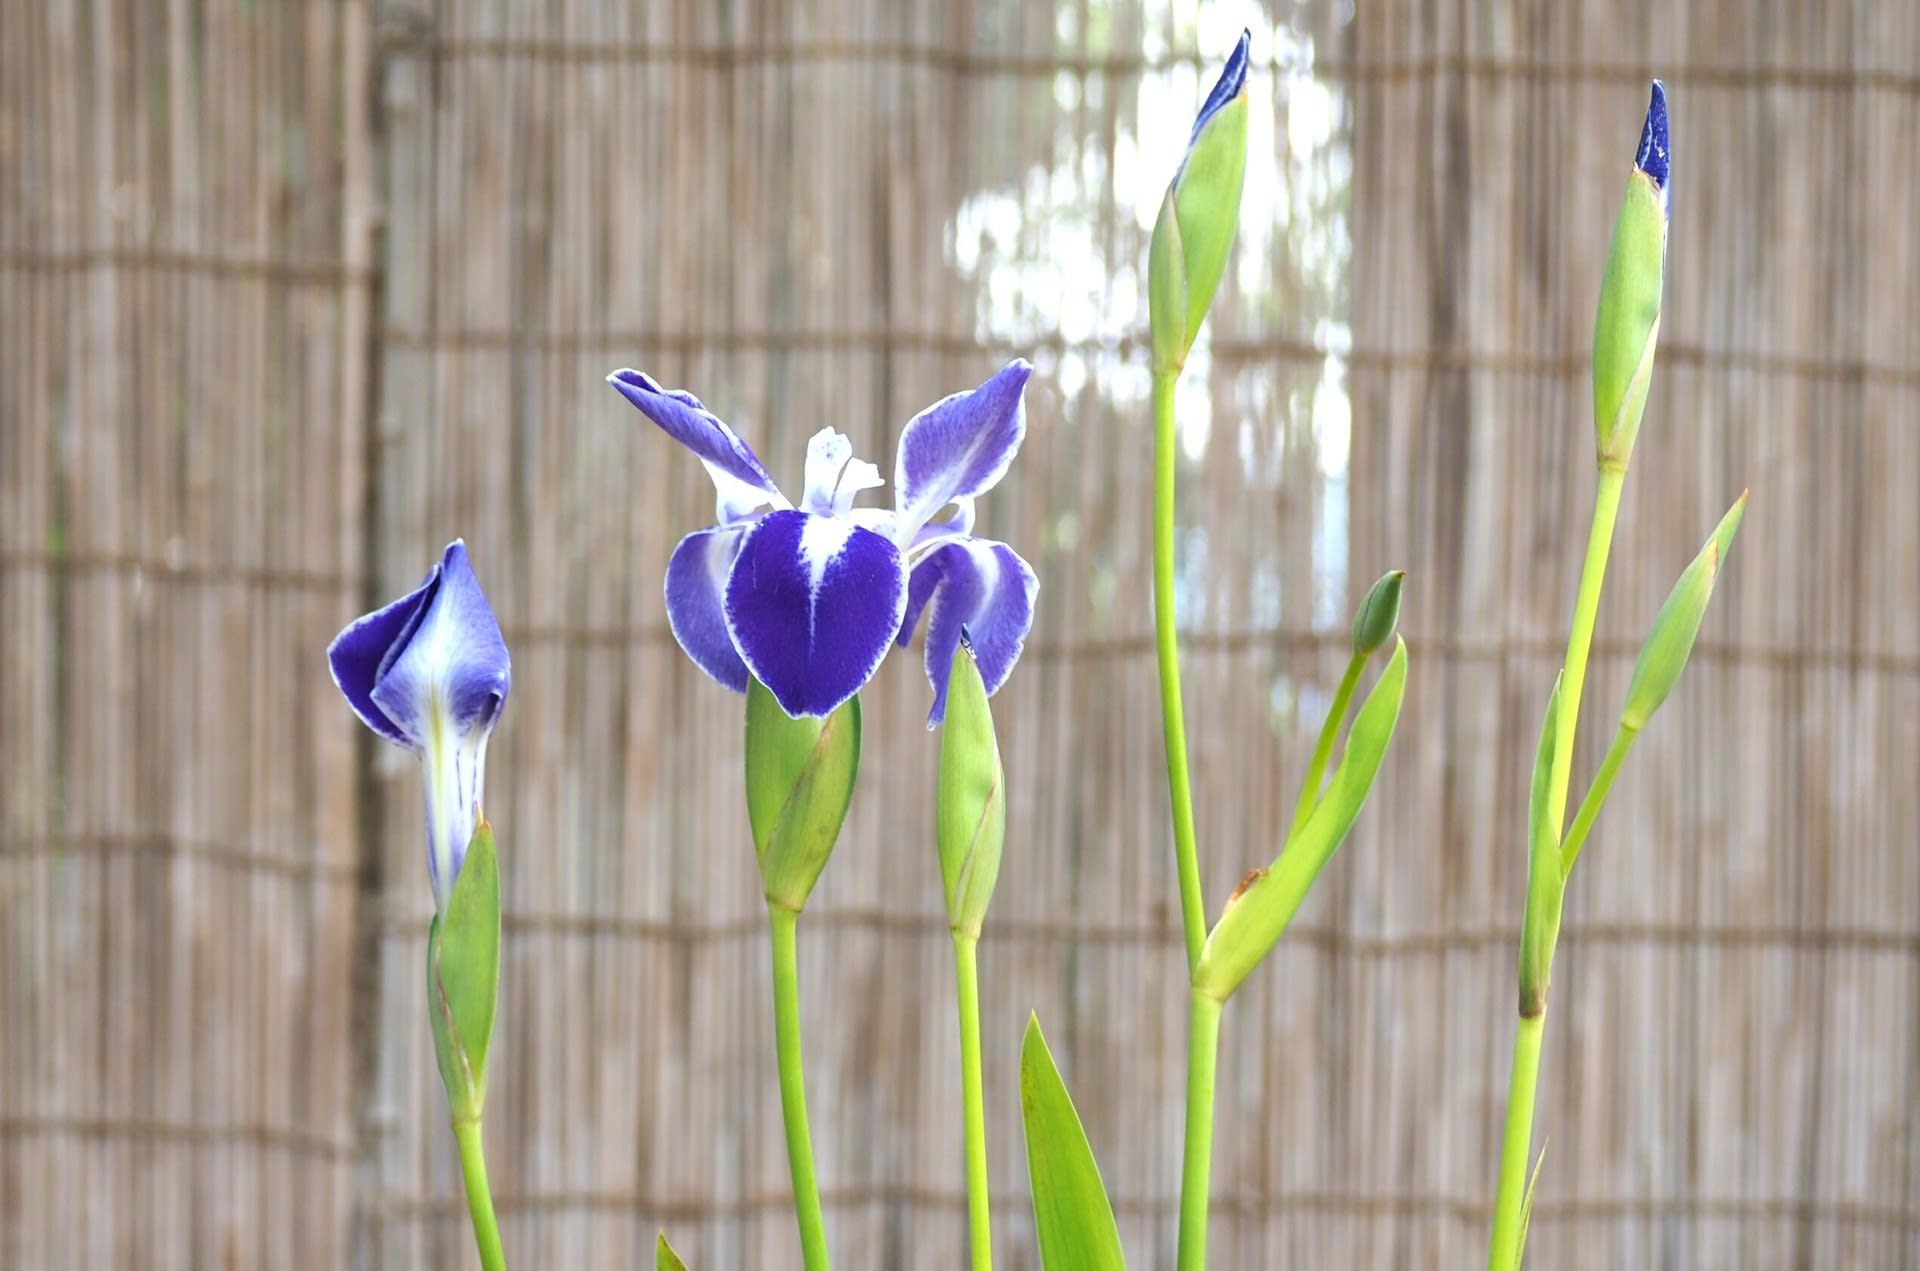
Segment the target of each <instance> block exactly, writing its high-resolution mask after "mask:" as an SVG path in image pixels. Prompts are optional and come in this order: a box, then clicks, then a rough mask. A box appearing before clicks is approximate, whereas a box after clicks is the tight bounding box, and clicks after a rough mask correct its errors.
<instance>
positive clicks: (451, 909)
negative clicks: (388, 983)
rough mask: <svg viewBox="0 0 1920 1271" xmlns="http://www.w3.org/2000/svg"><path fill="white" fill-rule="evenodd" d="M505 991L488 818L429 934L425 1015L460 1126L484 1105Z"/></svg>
mask: <svg viewBox="0 0 1920 1271" xmlns="http://www.w3.org/2000/svg"><path fill="white" fill-rule="evenodd" d="M499 991H500V865H499V861H498V860H497V859H496V857H495V856H494V850H493V827H492V826H490V825H488V824H487V822H486V819H485V818H484V817H483V818H482V819H481V821H480V824H479V825H478V826H477V827H475V829H474V831H473V838H472V839H471V840H470V841H469V842H468V844H467V857H466V861H465V863H464V864H462V865H461V867H460V875H459V877H458V878H456V879H455V880H454V884H453V894H452V895H451V896H450V897H449V898H448V900H447V908H446V912H445V913H442V914H436V915H435V916H434V919H433V925H432V926H431V927H430V928H428V931H427V1012H428V1016H429V1018H430V1019H431V1021H432V1025H433V1051H434V1057H435V1059H437V1060H438V1061H439V1064H440V1079H441V1081H442V1082H444V1083H445V1084H446V1087H447V1105H448V1107H449V1109H450V1110H451V1111H452V1113H453V1119H454V1120H455V1121H456V1122H457V1121H477V1120H478V1119H479V1117H480V1111H481V1108H482V1106H483V1105H484V1104H485V1103H486V1101H487V1048H488V1046H489V1045H490V1044H491V1043H492V1040H493V1017H494V1009H495V1006H496V1004H497V1003H498V1000H499Z"/></svg>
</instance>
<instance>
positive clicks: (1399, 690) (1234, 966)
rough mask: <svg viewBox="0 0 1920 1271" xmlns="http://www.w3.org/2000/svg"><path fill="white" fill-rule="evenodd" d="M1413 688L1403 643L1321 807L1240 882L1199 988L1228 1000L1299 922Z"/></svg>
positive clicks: (1204, 960) (1203, 963)
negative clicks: (1268, 864) (1268, 861)
mask: <svg viewBox="0 0 1920 1271" xmlns="http://www.w3.org/2000/svg"><path fill="white" fill-rule="evenodd" d="M1406 690H1407V645H1406V641H1404V640H1396V641H1395V647H1394V650H1393V659H1392V661H1390V662H1388V663H1387V669H1386V670H1385V671H1383V672H1381V675H1380V679H1379V681H1378V682H1377V683H1375V684H1374V686H1373V691H1372V692H1371V693H1369V694H1367V700H1366V702H1365V704H1363V705H1362V706H1361V707H1360V713H1359V714H1358V715H1357V716H1355V718H1354V721H1353V730H1352V732H1350V733H1349V734H1348V736H1347V748H1346V751H1345V753H1343V754H1342V755H1341V756H1340V766H1339V767H1338V768H1336V769H1335V770H1334V774H1333V781H1332V782H1331V783H1330V784H1329V785H1328V786H1327V792H1326V794H1325V795H1323V796H1322V797H1321V799H1320V804H1319V806H1318V807H1316V808H1314V810H1313V815H1312V816H1311V817H1309V818H1308V820H1307V823H1306V825H1305V826H1304V827H1303V828H1302V829H1301V831H1300V833H1298V834H1297V835H1295V836H1294V837H1293V840H1292V842H1291V843H1290V844H1289V845H1288V846H1287V849H1286V851H1284V852H1282V853H1281V854H1280V858H1279V859H1278V860H1276V861H1275V862H1274V863H1273V866H1272V868H1271V869H1269V870H1267V871H1266V872H1264V873H1261V872H1259V871H1256V872H1255V873H1254V874H1252V875H1250V876H1249V877H1248V879H1247V881H1246V882H1244V883H1242V884H1241V886H1240V890H1238V891H1237V892H1236V893H1235V894H1234V897H1233V899H1231V900H1230V901H1228V903H1227V909H1226V912H1225V913H1223V914H1221V915H1220V921H1219V922H1218V923H1216V924H1214V928H1213V932H1212V934H1211V935H1209V936H1208V937H1207V943H1206V947H1205V948H1204V949H1203V950H1202V951H1201V954H1200V965H1199V966H1197V967H1195V968H1194V972H1193V985H1194V987H1195V988H1196V989H1198V990H1199V991H1201V992H1202V993H1205V994H1207V995H1208V996H1209V997H1212V998H1214V999H1216V1000H1218V1001H1222V1002H1224V1001H1226V1000H1227V998H1228V997H1229V996H1230V995H1231V994H1232V993H1233V991H1234V990H1235V989H1237V988H1239V987H1240V984H1241V981H1243V980H1245V979H1246V978H1247V976H1248V974H1249V973H1251V972H1252V970H1253V968H1254V967H1256V966H1258V965H1259V964H1260V959H1262V958H1264V957H1266V956H1267V952H1268V950H1270V949H1272V948H1273V946H1274V944H1275V942H1277V941H1278V940H1279V939H1280V936H1281V933H1282V932H1284V931H1285V930H1286V929H1287V924H1288V923H1289V922H1292V921H1293V915H1294V914H1295V913H1296V912H1297V911H1298V910H1299V908H1300V902H1301V901H1303V900H1305V899H1306V896H1307V889H1308V888H1309V887H1311V886H1312V885H1313V880H1314V879H1316V878H1318V877H1319V876H1320V871H1321V869H1322V868H1324V867H1325V865H1326V863H1327V861H1328V860H1330V859H1331V858H1332V857H1333V853H1334V851H1335V849H1337V848H1338V847H1339V846H1340V843H1341V840H1343V839H1344V838H1346V836H1347V831H1348V830H1350V829H1352V828H1353V822H1354V819H1355V818H1356V817H1358V816H1359V815H1360V808H1361V805H1363V804H1364V803H1366V801H1367V794H1368V792H1369V791H1371V790H1372V789H1373V779H1374V777H1375V776H1376V775H1377V774H1378V773H1379V771H1380V762H1381V760H1382V759H1384V758H1385V757H1386V753H1387V743H1388V742H1390V741H1392V740H1393V729H1394V725H1395V724H1396V723H1397V722H1398V721H1399V719H1400V701H1401V699H1402V698H1403V697H1404V696H1405V695H1406Z"/></svg>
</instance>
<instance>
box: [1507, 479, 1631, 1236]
mask: <svg viewBox="0 0 1920 1271" xmlns="http://www.w3.org/2000/svg"><path fill="white" fill-rule="evenodd" d="M1626 476H1627V472H1626V468H1625V467H1609V466H1605V465H1602V467H1601V469H1600V488H1599V490H1598V491H1597V492H1596V493H1595V495H1594V502H1593V527H1592V529H1591V530H1590V531H1589V532H1588V535H1587V559H1586V563H1585V564H1584V565H1582V566H1581V568H1580V591H1579V594H1578V595H1577V596H1576V597H1575V599H1574V603H1573V625H1572V628H1571V629H1570V630H1569V631H1568V633H1567V660H1566V664H1565V666H1564V668H1563V669H1562V670H1561V673H1560V714H1559V718H1558V719H1557V720H1555V722H1554V739H1553V769H1552V771H1551V773H1550V774H1549V777H1548V783H1547V810H1548V813H1549V817H1550V824H1551V825H1552V827H1553V833H1554V834H1556V835H1558V834H1559V833H1560V831H1561V827H1562V826H1563V825H1564V824H1565V821H1566V812H1567V783H1568V779H1569V778H1570V776H1571V775H1572V772H1573V737H1574V732H1575V730H1576V729H1577V728H1578V727H1579V723H1580V693H1581V690H1582V689H1583V688H1584V687H1585V685H1586V680H1587V655H1588V653H1589V652H1590V651H1591V650H1592V648H1593V624H1594V619H1595V617H1596V616H1597V615H1598V614H1599V612H1600V587H1601V584H1602V583H1603V582H1604V581H1605V580H1606V575H1607V556H1608V553H1609V552H1611V551H1612V549H1613V526H1614V522H1615V520H1616V519H1618V517H1619V514H1620V487H1621V486H1622V485H1623V484H1624V483H1625V481H1626ZM1624 753H1625V752H1624V751H1622V754H1624ZM1616 767H1617V761H1616ZM1609 780H1611V778H1609ZM1590 819H1591V818H1589V820H1590ZM1547 956H1548V960H1549V961H1551V958H1552V951H1551V950H1548V951H1547ZM1545 1031H1546V1004H1545V1002H1544V1001H1543V1002H1542V1003H1541V1006H1540V1014H1538V1015H1532V1016H1522V1017H1521V1018H1520V1030H1519V1033H1518V1035H1517V1036H1516V1037H1515V1039H1514V1043H1513V1069H1512V1071H1511V1072H1510V1073H1509V1074H1508V1078H1507V1133H1506V1138H1505V1141H1504V1143H1503V1146H1502V1147H1501V1151H1500V1190H1499V1193H1498V1194H1497V1195H1496V1196H1495V1198H1494V1206H1493V1236H1492V1239H1491V1240H1490V1242H1489V1246H1488V1251H1487V1267H1488V1271H1515V1268H1517V1267H1518V1265H1519V1258H1520V1240H1521V1231H1522V1225H1523V1223H1522V1219H1523V1210H1524V1209H1525V1207H1526V1192H1527V1162H1528V1160H1529V1159H1530V1155H1531V1152H1532V1149H1533V1107H1534V1097H1535V1093H1536V1091H1537V1089H1538V1087H1539V1078H1540V1043H1541V1040H1542V1037H1543V1036H1544V1034H1545Z"/></svg>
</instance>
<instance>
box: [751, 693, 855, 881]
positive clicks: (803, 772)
mask: <svg viewBox="0 0 1920 1271" xmlns="http://www.w3.org/2000/svg"><path fill="white" fill-rule="evenodd" d="M746 768H747V820H748V822H749V823H750V824H751V825H752V826H753V850H754V852H755V854H756V855H758V856H759V858H760V882H761V886H762V887H763V888H764V889H765V891H766V896H767V901H768V903H769V904H774V905H778V906H780V907H781V908H783V909H790V910H792V911H793V912H794V913H799V912H800V911H801V910H802V909H803V908H805V907H806V903H807V896H808V895H809V894H811V893H812V891H813V884H814V882H815V880H817V879H818V878H819V877H820V871H821V870H822V869H825V868H826V864H827V857H828V856H830V855H832V853H833V844H834V841H835V840H836V839H838V838H839V837H840V826H841V824H842V823H843V822H844V821H845V820H846V819H847V807H848V805H850V804H851V803H852V802H853V782H854V778H855V777H856V776H857V775H858V773H859V770H860V699H859V698H858V697H853V698H850V699H849V700H848V701H847V703H846V704H845V705H844V706H842V707H840V708H839V709H838V710H836V711H834V712H833V714H831V715H828V716H827V717H825V718H824V719H819V718H815V717H813V716H807V715H803V716H801V717H800V718H798V719H795V718H793V717H792V716H789V715H788V714H787V713H786V712H785V711H783V710H781V709H780V703H779V702H777V701H775V700H774V696H773V694H772V692H770V691H769V690H768V689H767V687H766V685H764V684H762V683H760V681H758V680H750V681H749V682H748V684H747V764H746Z"/></svg>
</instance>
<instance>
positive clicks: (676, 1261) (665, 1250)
mask: <svg viewBox="0 0 1920 1271" xmlns="http://www.w3.org/2000/svg"><path fill="white" fill-rule="evenodd" d="M653 1271H687V1264H686V1263H684V1262H682V1261H681V1260H680V1255H679V1254H677V1253H675V1252H674V1251H673V1246H672V1245H670V1244H668V1243H667V1233H666V1232H664V1231H663V1232H661V1233H660V1241H659V1243H658V1244H656V1245H654V1247H653Z"/></svg>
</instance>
